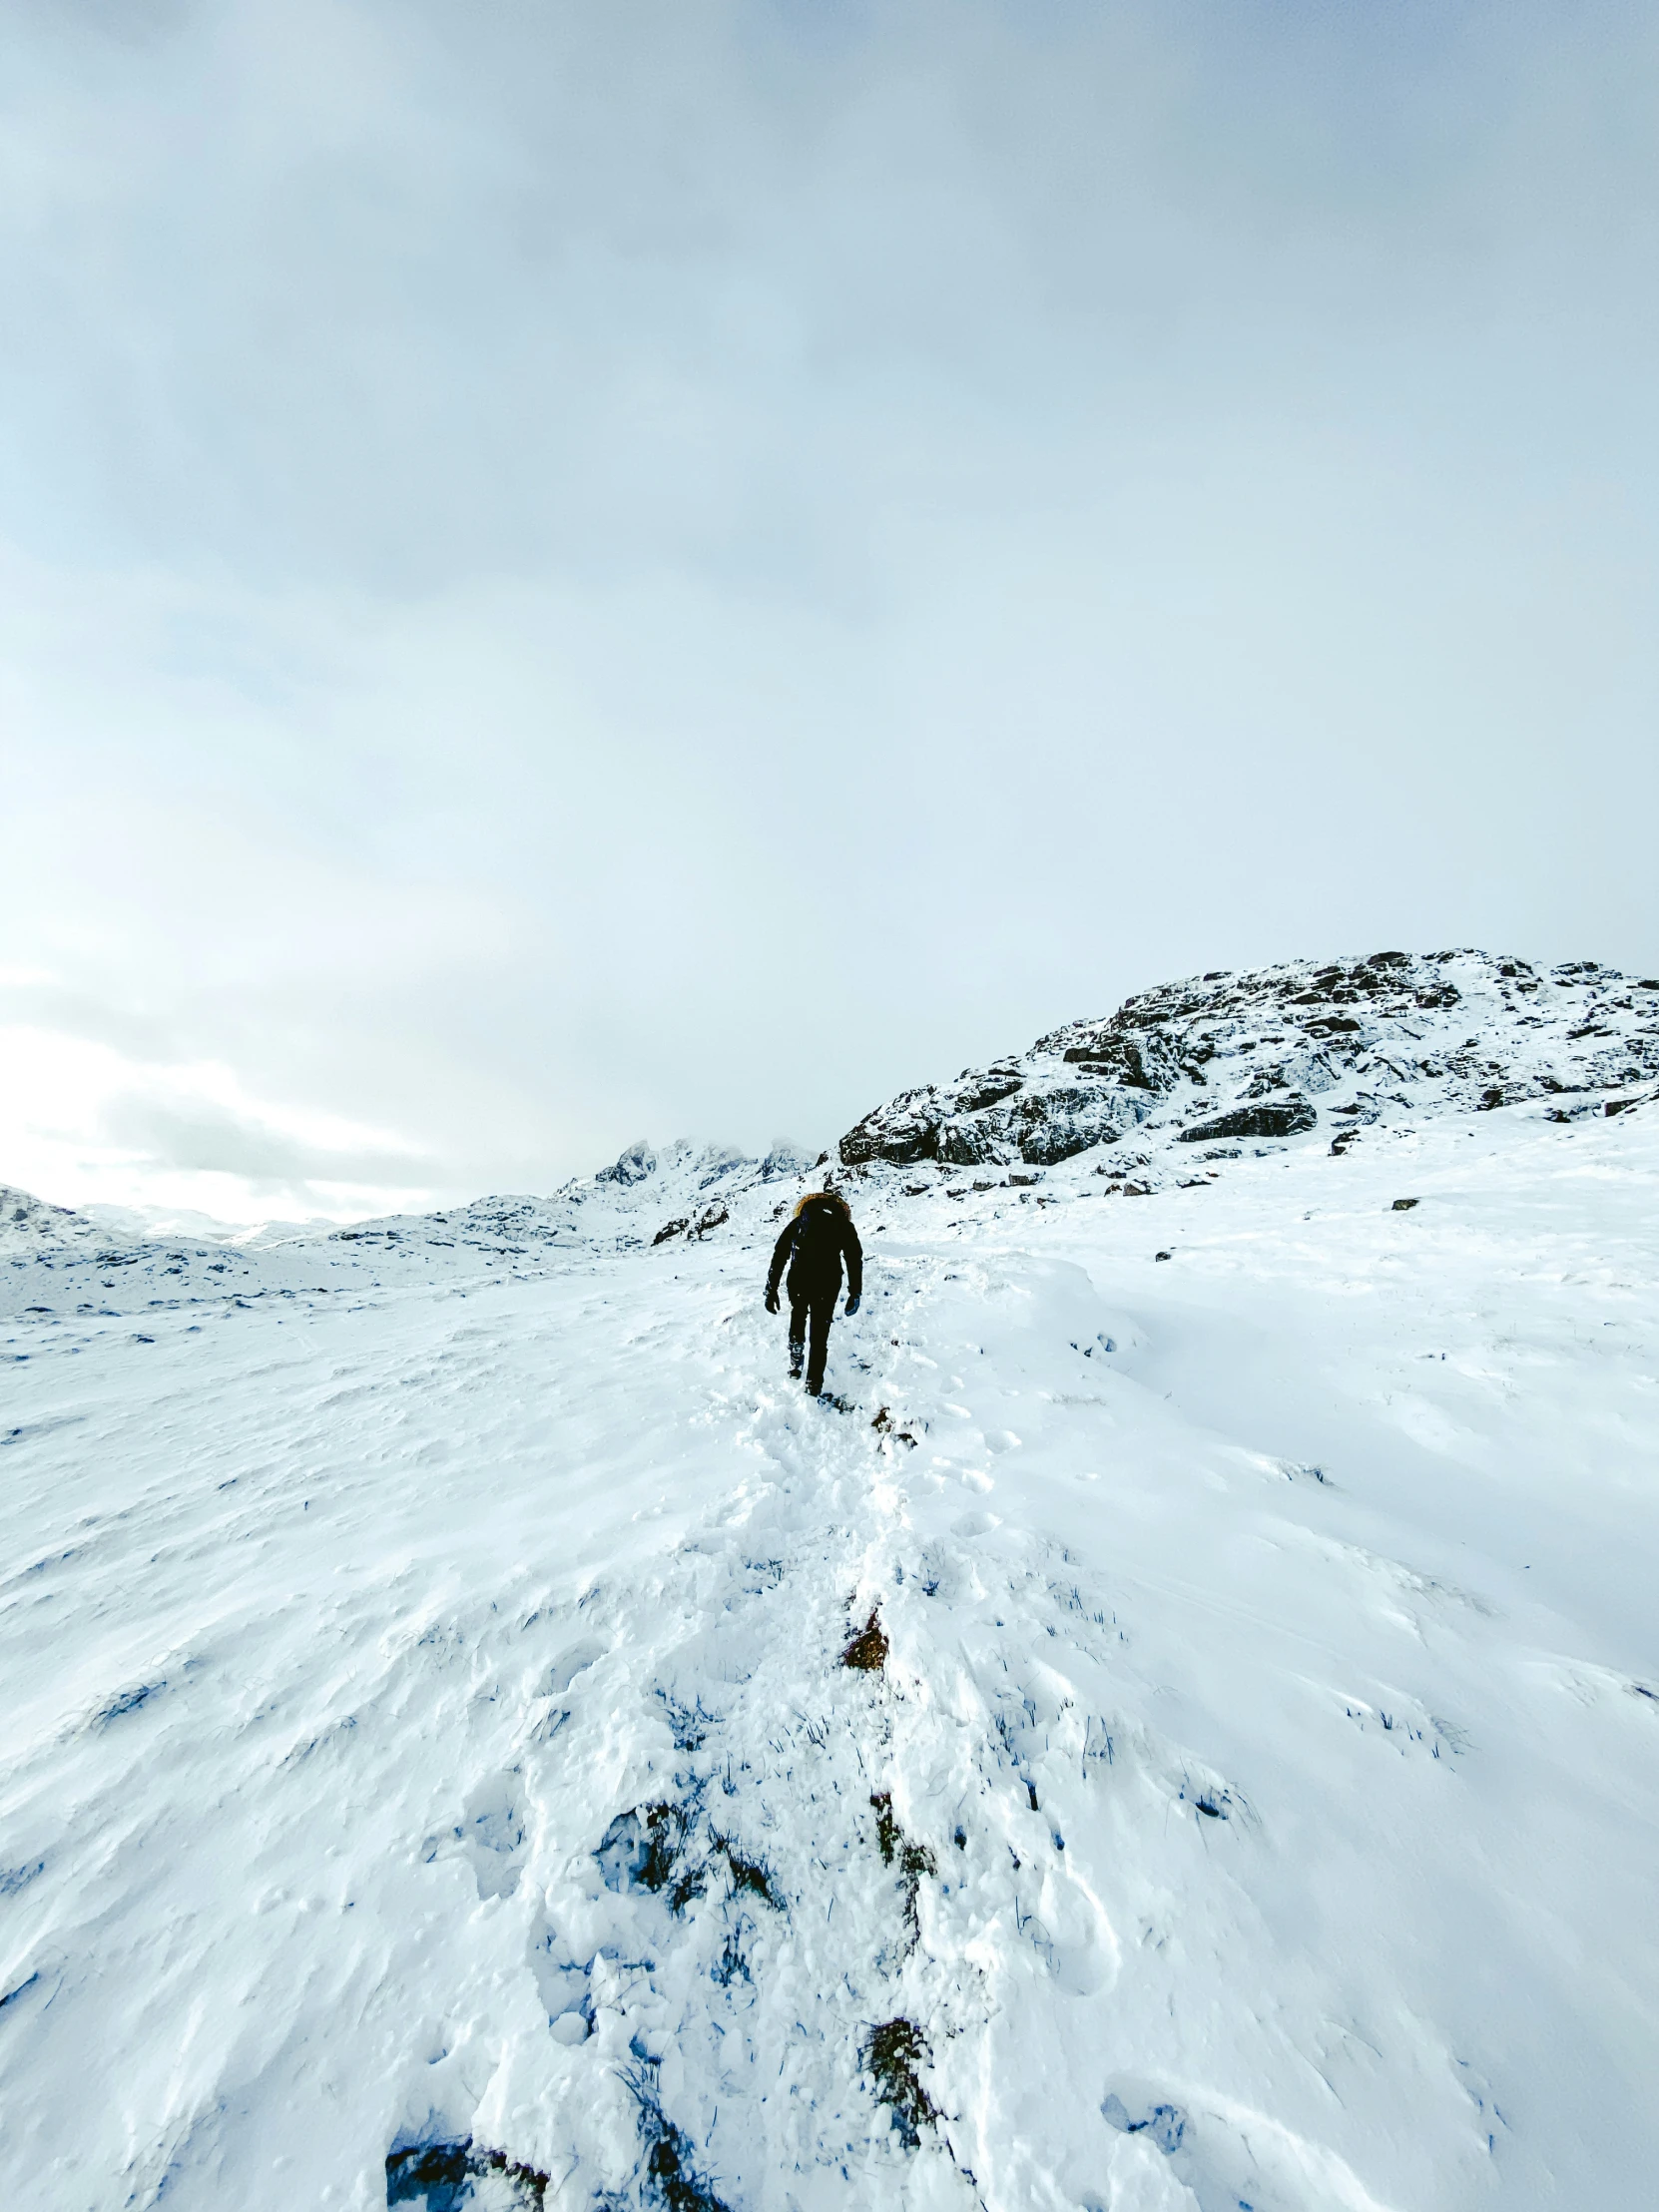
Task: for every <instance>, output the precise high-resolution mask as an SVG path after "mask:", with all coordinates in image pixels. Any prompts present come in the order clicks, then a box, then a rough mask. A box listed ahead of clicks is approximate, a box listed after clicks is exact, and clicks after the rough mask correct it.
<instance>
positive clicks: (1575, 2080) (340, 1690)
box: [0, 953, 1659, 2212]
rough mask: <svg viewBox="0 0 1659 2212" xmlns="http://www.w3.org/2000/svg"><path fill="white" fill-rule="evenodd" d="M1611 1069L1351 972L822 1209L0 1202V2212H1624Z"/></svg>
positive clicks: (1579, 1016) (1391, 964)
mask: <svg viewBox="0 0 1659 2212" xmlns="http://www.w3.org/2000/svg"><path fill="white" fill-rule="evenodd" d="M1656 1079H1659V981H1651V982H1643V981H1632V980H1631V979H1629V978H1625V977H1622V976H1619V975H1617V974H1615V973H1614V972H1613V971H1611V970H1608V969H1605V968H1598V967H1596V966H1594V965H1593V964H1592V963H1575V964H1573V965H1571V966H1569V967H1565V968H1561V969H1556V970H1551V971H1542V970H1533V969H1531V968H1529V967H1528V966H1527V965H1526V964H1525V963H1524V962H1519V961H1500V960H1492V959H1488V958H1486V957H1485V956H1483V955H1480V954H1474V953H1465V954H1454V955H1453V954H1447V955H1441V956H1438V957H1436V958H1431V959H1430V958H1421V957H1416V956H1412V957H1407V956H1406V955H1404V954H1383V955H1379V956H1377V957H1376V958H1375V959H1374V960H1371V961H1342V962H1336V963H1333V964H1331V965H1328V966H1325V967H1317V966H1315V965H1313V964H1297V965H1294V966H1288V967H1284V968H1280V969H1274V970H1269V971H1263V972H1261V973H1257V974H1252V975H1232V976H1210V977H1205V978H1203V979H1200V980H1198V981H1195V982H1192V983H1187V984H1181V985H1175V986H1171V987H1170V988H1169V989H1167V990H1165V991H1160V992H1152V993H1147V994H1143V996H1142V997H1140V998H1137V999H1132V1000H1130V1001H1129V1002H1128V1004H1127V1005H1126V1006H1125V1007H1124V1008H1123V1009H1121V1010H1120V1012H1119V1013H1118V1014H1117V1015H1115V1016H1113V1017H1112V1018H1111V1020H1109V1021H1102V1022H1084V1023H1078V1024H1074V1025H1072V1026H1071V1027H1070V1028H1068V1029H1065V1030H1061V1031H1059V1032H1056V1033H1055V1034H1054V1035H1053V1036H1051V1037H1048V1038H1045V1039H1043V1040H1040V1041H1039V1043H1038V1044H1037V1045H1036V1046H1034V1047H1033V1048H1032V1049H1031V1051H1029V1052H1028V1053H1024V1054H1019V1055H1014V1056H1012V1057H1010V1058H1009V1059H1007V1060H1004V1061H1001V1062H998V1063H996V1064H995V1066H993V1067H992V1068H991V1069H989V1070H986V1071H982V1072H979V1073H969V1074H965V1075H964V1076H962V1077H960V1078H958V1079H957V1081H956V1083H955V1084H947V1085H939V1086H935V1087H933V1088H931V1089H927V1090H922V1091H916V1092H910V1093H906V1094H905V1095H904V1096H903V1097H902V1098H900V1099H897V1100H895V1101H893V1102H892V1103H891V1104H890V1105H888V1106H886V1107H883V1108H879V1109H877V1110H876V1111H875V1112H874V1113H872V1114H871V1115H869V1116H866V1117H865V1119H864V1120H863V1121H862V1122H860V1123H859V1125H858V1126H857V1128H856V1129H854V1130H853V1131H851V1132H849V1133H848V1135H847V1137H846V1138H844V1139H843V1140H842V1143H841V1146H840V1148H839V1153H838V1156H837V1157H836V1158H835V1159H833V1160H830V1162H829V1163H828V1164H825V1163H819V1164H817V1165H816V1167H815V1165H813V1164H810V1163H809V1161H808V1160H807V1159H805V1158H803V1157H799V1156H796V1155H793V1154H791V1153H789V1152H787V1151H785V1150H782V1149H781V1150H779V1151H776V1152H775V1153H774V1154H773V1155H771V1156H770V1157H769V1158H768V1159H766V1160H765V1161H750V1160H745V1159H743V1158H741V1157H740V1156H739V1155H737V1154H734V1153H725V1152H718V1151H717V1152H711V1151H708V1150H705V1149H699V1148H694V1147H691V1146H687V1145H681V1146H675V1147H669V1148H665V1149H664V1150H662V1151H661V1152H653V1151H652V1149H651V1148H650V1147H649V1146H648V1145H645V1144H639V1145H636V1146H633V1147H631V1148H630V1150H629V1151H628V1152H626V1153H625V1154H624V1155H623V1156H622V1158H621V1159H620V1160H619V1161H618V1162H617V1164H616V1166H615V1167H613V1168H610V1169H607V1170H605V1171H604V1173H603V1174H602V1175H601V1176H600V1177H597V1178H594V1179H592V1180H589V1181H586V1182H583V1183H578V1184H573V1185H570V1186H567V1188H566V1189H565V1190H563V1191H561V1192H559V1193H557V1194H555V1195H554V1196H553V1197H552V1198H549V1199H529V1198H526V1199H491V1200H486V1201H481V1202H480V1203H479V1204H478V1205H476V1206H472V1207H468V1208H464V1209H459V1210H455V1211H452V1212H450V1213H448V1214H444V1215H434V1216H430V1217H425V1218H421V1219H413V1218H402V1219H397V1220H392V1221H387V1222H382V1223H374V1224H363V1225H361V1226H360V1227H358V1228H356V1229H353V1230H346V1231H335V1232H331V1233H324V1232H316V1231H311V1232H305V1233H303V1234H299V1235H291V1234H290V1235H286V1236H284V1235H282V1234H280V1233H278V1232H266V1233H264V1234H263V1235H262V1236H261V1237H259V1238H256V1239H253V1240H245V1241H241V1242H236V1241H229V1240H227V1241H220V1240H214V1239H211V1238H205V1237H201V1236H197V1237H192V1238H187V1239H183V1240H179V1239H153V1240H148V1241H147V1240H146V1239H145V1238H144V1237H142V1236H137V1235H134V1234H133V1233H132V1231H131V1230H130V1229H122V1228H120V1227H119V1226H118V1225H115V1224H112V1223H111V1222H109V1221H107V1220H106V1221H102V1222H100V1221H96V1220H92V1219H89V1218H87V1217H85V1216H82V1215H78V1214H74V1213H68V1212H65V1211H63V1210H61V1209H56V1208H51V1207H46V1206H43V1205H40V1204H38V1203H37V1202H35V1201H33V1200H30V1199H28V1198H26V1197H25V1196H23V1195H22V1194H19V1193H7V1194H5V1202H4V1205H3V1208H0V1285H3V1291H4V1298H3V1310H4V1312H5V1313H6V1314H7V1315H9V1316H10V1317H11V1318H10V1319H9V1321H8V1322H7V1324H6V1327H5V1330H4V1332H3V1335H4V1339H5V1342H4V1358H5V1361H6V1366H5V1371H4V1372H5V1375H6V1384H7V1388H6V1403H5V1408H4V1413H3V1416H0V1482H3V1485H4V1487H3V1492H0V1494H3V1496H4V1500H5V1513H6V1527H7V1533H8V1539H9V1540H8V1543H7V1547H6V1554H5V1559H4V1563H3V1567H0V1651H3V1653H4V1662H5V1677H4V1678H5V1682H6V1686H7V1697H6V1700H5V1704H4V1708H3V1713H0V1730H3V1742H4V1774H3V1779H0V2109H3V2112H4V2126H3V2129H0V2177H3V2180H4V2188H5V2197H6V2201H7V2202H8V2203H10V2204H15V2205H18V2206H29V2207H39V2208H41V2212H81V2208H83V2207H84V2208H86V2212H93V2208H98V2212H105V2208H108V2207H112V2206H134V2207H138V2206H146V2207H147V2206H152V2205H157V2204H160V2203H162V2202H164V2200H165V2202H166V2204H167V2205H168V2206H170V2207H171V2206H175V2205H177V2206H180V2207H187V2208H195V2207H201V2208H208V2207H214V2208H221V2207H224V2206H226V2205H230V2204H235V2205H236V2206H237V2207H238V2208H239V2212H312V2208H315V2207H323V2206H336V2207H352V2208H356V2212H365V2208H368V2207H378V2206H381V2205H386V2204H406V2205H409V2206H414V2207H418V2206H420V2205H421V2204H424V2205H425V2206H426V2208H427V2212H460V2208H461V2207H465V2206H471V2207H477V2208H479V2212H486V2208H497V2212H501V2208H510V2207H521V2208H522V2207H526V2206H536V2207H541V2208H542V2212H547V2208H550V2207H553V2206H558V2207H582V2208H589V2207H600V2206H605V2207H612V2208H622V2207H630V2208H631V2207H641V2206H667V2207H670V2208H672V2212H685V2208H693V2212H695V2208H700V2207H701V2208H704V2212H712V2208H715V2207H727V2208H729V2212H745V2208H763V2207H764V2208H773V2207H777V2208H779V2212H821V2208H827V2207H830V2206H834V2207H837V2208H840V2207H846V2206H848V2205H856V2206H859V2207H863V2206H869V2207H872V2208H880V2207H895V2208H896V2207H906V2208H913V2212H932V2208H939V2212H945V2208H951V2212H954V2208H957V2207H961V2208H968V2207H972V2206H975V2205H977V2206H982V2207H986V2208H995V2212H1026V2208H1048V2207H1053V2208H1065V2212H1176V2208H1183V2207H1184V2208H1187V2212H1192V2208H1193V2207H1197V2208H1199V2212H1242V2208H1248V2212H1331V2208H1340V2212H1383V2208H1386V2212H1461V2208H1463V2207H1478V2206H1485V2205H1491V2206H1493V2207H1502V2208H1503V2212H1532V2208H1543V2207H1560V2208H1562V2212H1585V2208H1589V2207H1595V2208H1597V2212H1599V2208H1602V2207H1608V2208H1612V2207H1619V2208H1623V2207H1627V2206H1628V2207H1635V2206H1637V2205H1640V2204H1644V2203H1647V2202H1649V2201H1651V2199H1652V2195H1653V2184H1652V2175H1653V2173H1654V2171H1655V2169H1656V2164H1659V2109H1656V2104H1655V2099H1654V2097H1653V2093H1652V2081H1653V2078H1654V2075H1655V2071H1656V2068H1659V1939H1656V1938H1659V1912H1656V1905H1659V1898H1656V1890H1659V1879H1656V1873H1655V1868H1656V1865H1659V1853H1656V1851H1655V1848H1654V1838H1655V1834H1656V1832H1659V1653H1656V1651H1655V1604H1654V1588H1655V1567H1656V1564H1659V1515H1656V1510H1655V1507H1656V1497H1659V1480H1656V1477H1659V1464H1656V1462H1659V1310H1656V1304H1655V1290H1656V1281H1659V1230H1656V1213H1655V1197H1656V1195H1659V1095H1656V1093H1659V1082H1656ZM827 1173H829V1174H832V1175H833V1176H834V1178H835V1180H836V1182H837V1184H838V1186H839V1187H840V1188H842V1189H843V1190H844V1191H845V1192H846V1194H847V1196H848V1198H849V1201H850V1203H851V1205H852V1208H853V1212H854V1215H855V1217H856V1219H857V1221H858V1224H859V1227H860V1230H861V1232H862V1235H863V1240H864V1247H865V1253H866V1261H867V1273H866V1292H865V1300H864V1306H863V1310H862V1311H861V1313H860V1314H859V1315H858V1316H857V1318H856V1319H855V1320H853V1321H851V1322H847V1321H844V1320H842V1321H839V1322H838V1323H837V1324H836V1328H835V1331H834V1334H833V1336H832V1338H831V1343H830V1390H831V1391H832V1392H833V1393H834V1401H833V1402H832V1403H825V1404H820V1403H816V1402H813V1401H810V1400H808V1399H806V1398H805V1397H804V1396H803V1395H802V1394H801V1393H800V1391H799V1388H798V1386H794V1385H791V1384H790V1383H788V1381H787V1377H786V1373H785V1365H784V1358H783V1350H784V1348H783V1344H782V1339H781V1328H782V1325H781V1324H780V1323H779V1322H776V1321H774V1320H772V1319H771V1318H770V1317H768V1316H767V1315H766V1314H765V1313H764V1311H763V1309H762V1305H761V1297H760V1292H761V1286H762V1280H763V1277H764V1272H765V1266H766V1259H767V1256H768V1254H769V1252H770V1248H771V1244H772V1240H773V1238H774V1237H775V1235H776V1234H777V1228H778V1225H779V1223H780V1221H781V1220H782V1218H783V1217H784V1215H785V1214H786V1213H787V1212H788V1210H789V1208H790V1207H791V1206H793V1204H794V1202H795V1200H796V1199H797V1197H798V1196H799V1195H800V1193H801V1192H802V1190H804V1189H807V1188H811V1187H814V1186H815V1184H816V1182H817V1181H818V1180H821V1179H822V1177H823V1176H824V1175H825V1174H827Z"/></svg>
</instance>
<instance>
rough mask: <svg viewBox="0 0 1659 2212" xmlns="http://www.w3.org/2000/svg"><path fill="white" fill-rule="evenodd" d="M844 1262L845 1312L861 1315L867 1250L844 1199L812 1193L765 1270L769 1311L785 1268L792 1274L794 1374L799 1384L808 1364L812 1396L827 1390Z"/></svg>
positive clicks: (775, 1301)
mask: <svg viewBox="0 0 1659 2212" xmlns="http://www.w3.org/2000/svg"><path fill="white" fill-rule="evenodd" d="M843 1257H844V1258H845V1261H846V1311H847V1314H848V1315H849V1316H850V1315H853V1314H855V1313H856V1312H857V1311H858V1301H859V1299H860V1298H861V1297H862V1295H863V1288H864V1248H863V1246H862V1245H861V1244H859V1242H858V1232H857V1230H856V1229H854V1228H853V1226H852V1216H851V1214H850V1213H848V1211H847V1207H846V1201H845V1199H843V1198H840V1197H837V1196H836V1194H835V1193H834V1192H833V1191H809V1192H808V1193H807V1196H806V1197H805V1198H804V1199H803V1200H802V1201H801V1203H800V1205H799V1206H798V1207H797V1208H796V1210H795V1212H794V1214H793V1215H792V1216H791V1218H790V1219H789V1221H787V1222H786V1223H785V1224H784V1234H783V1235H782V1236H781V1237H780V1238H779V1240H778V1243H777V1245H776V1246H775V1247H774V1250H773V1255H772V1266H771V1268H770V1269H769V1270H768V1271H767V1312H768V1313H769V1314H776V1313H777V1312H778V1286H779V1284H780V1283H781V1282H782V1281H783V1277H784V1269H785V1267H786V1266H787V1267H788V1268H789V1271H790V1280H789V1292H790V1375H791V1378H792V1379H793V1380H794V1381H796V1382H799V1381H800V1380H801V1367H802V1362H803V1361H804V1360H805V1361H806V1364H807V1387H808V1389H809V1390H810V1391H811V1392H812V1394H813V1396H814V1397H819V1396H822V1395H823V1392H824V1361H825V1356H826V1354H827V1353H828V1352H829V1350H830V1323H831V1322H832V1321H833V1320H834V1318H835V1300H836V1298H837V1297H838V1295H839V1293H840V1287H841V1260H842V1258H843ZM809 1322H810V1323H811V1324H812V1353H811V1356H810V1357H809V1356H808V1350H807V1328H808V1324H809Z"/></svg>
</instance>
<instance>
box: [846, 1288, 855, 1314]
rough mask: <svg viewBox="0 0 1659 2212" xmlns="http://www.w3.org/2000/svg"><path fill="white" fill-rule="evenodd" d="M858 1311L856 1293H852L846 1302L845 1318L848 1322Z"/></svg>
mask: <svg viewBox="0 0 1659 2212" xmlns="http://www.w3.org/2000/svg"><path fill="white" fill-rule="evenodd" d="M857 1311H858V1293H857V1292H856V1291H854V1292H853V1293H852V1295H851V1296H850V1297H849V1298H848V1300H847V1302H846V1318H847V1320H848V1321H850V1320H851V1319H852V1317H853V1315H854V1314H855V1313H856V1312H857Z"/></svg>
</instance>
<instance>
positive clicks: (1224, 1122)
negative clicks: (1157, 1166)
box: [1176, 1098, 1320, 1144]
mask: <svg viewBox="0 0 1659 2212" xmlns="http://www.w3.org/2000/svg"><path fill="white" fill-rule="evenodd" d="M1319 1118H1320V1117H1319V1114H1318V1112H1317V1110H1316V1109H1315V1108H1314V1107H1312V1106H1310V1105H1309V1103H1308V1101H1307V1099H1305V1098H1291V1099H1286V1100H1284V1101H1283V1102H1282V1103H1281V1104H1279V1105H1277V1106H1236V1107H1235V1108H1234V1110H1233V1111H1232V1113H1230V1114H1218V1115H1217V1116H1216V1118H1215V1120H1214V1121H1197V1122H1194V1124H1193V1126H1192V1127H1191V1128H1190V1129H1183V1130H1181V1131H1180V1132H1179V1133H1178V1135H1177V1137H1176V1142H1177V1143H1178V1144H1212V1143H1214V1142H1215V1141H1216V1140H1217V1139H1218V1138H1222V1137H1299V1136H1300V1135H1301V1134H1302V1132H1303V1131H1304V1130H1305V1129H1314V1128H1317V1127H1318V1126H1319Z"/></svg>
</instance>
